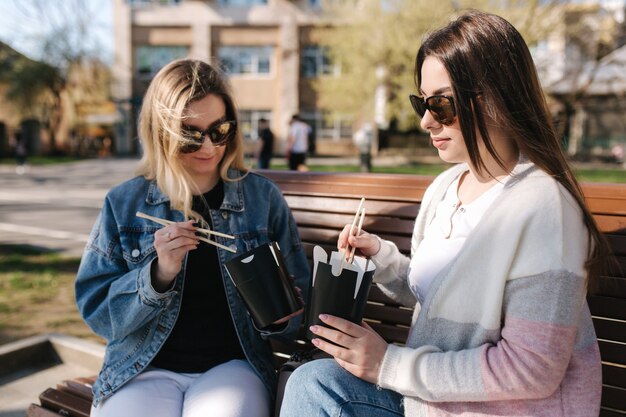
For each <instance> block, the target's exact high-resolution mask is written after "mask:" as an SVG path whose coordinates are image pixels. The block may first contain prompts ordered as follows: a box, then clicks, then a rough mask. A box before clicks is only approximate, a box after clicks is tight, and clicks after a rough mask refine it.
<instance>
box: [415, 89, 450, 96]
mask: <svg viewBox="0 0 626 417" xmlns="http://www.w3.org/2000/svg"><path fill="white" fill-rule="evenodd" d="M450 92H452V87H441V88H438V89H436V90H435V91H433V93H432V94H431V96H438V95H441V94H443V93H450ZM419 93H420V95H422V96H425V95H426V93H424V90H422V89H421V88H420V89H419Z"/></svg>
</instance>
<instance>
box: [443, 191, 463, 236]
mask: <svg viewBox="0 0 626 417" xmlns="http://www.w3.org/2000/svg"><path fill="white" fill-rule="evenodd" d="M462 205H463V203H462V202H461V200H457V202H456V203H454V204H452V208H453V209H454V210H452V213H450V218H449V219H448V221H447V222H446V223H445V224H444V225H443V237H444V238H445V239H450V236H452V229H453V226H454V224H453V223H452V218H453V217H454V215H455V214H456V213H457V212H460V213H465V207H461V206H462Z"/></svg>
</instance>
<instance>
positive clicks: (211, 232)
mask: <svg viewBox="0 0 626 417" xmlns="http://www.w3.org/2000/svg"><path fill="white" fill-rule="evenodd" d="M135 215H136V216H137V217H141V218H143V219H147V220H151V221H153V222H155V223H159V224H161V225H163V226H167V225H170V224H172V223H175V222H173V221H171V220H166V219H161V218H160V217H154V216H150V215H149V214H146V213H142V212H141V211H138V212H137V213H135ZM197 230H198V231H199V232H201V233H204V234H206V235H215V236H221V237H225V238H227V239H234V238H235V236H231V235H227V234H226V233H220V232H216V231H214V230H209V229H200V228H198V229H197ZM198 240H201V241H203V242H206V243H209V244H211V245H214V246H217V247H218V248H222V249H224V250H227V251H229V252H232V253H237V250H236V249H233V248H230V247H228V246H224V245H222V244H221V243H217V242H216V241H214V240H211V239H207V238H205V237H201V236H198Z"/></svg>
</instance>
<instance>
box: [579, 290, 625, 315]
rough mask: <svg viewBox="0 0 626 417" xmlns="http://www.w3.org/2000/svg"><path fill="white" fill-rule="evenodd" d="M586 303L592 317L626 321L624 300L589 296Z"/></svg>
mask: <svg viewBox="0 0 626 417" xmlns="http://www.w3.org/2000/svg"><path fill="white" fill-rule="evenodd" d="M587 303H589V309H590V310H591V315H592V316H597V317H607V318H612V319H617V320H626V299H623V298H615V297H606V296H601V295H590V296H589V297H587Z"/></svg>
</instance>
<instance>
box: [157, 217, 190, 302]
mask: <svg viewBox="0 0 626 417" xmlns="http://www.w3.org/2000/svg"><path fill="white" fill-rule="evenodd" d="M193 224H194V221H193V220H188V221H186V222H179V223H172V224H170V225H168V226H165V227H164V228H162V229H159V230H158V231H157V232H156V233H155V234H154V248H155V249H156V252H157V259H156V260H155V262H154V263H153V264H152V271H151V272H152V286H153V287H154V289H155V290H157V291H159V292H164V291H166V290H167V289H168V288H169V287H170V286H171V284H172V281H174V278H175V277H176V275H178V273H179V272H180V270H181V268H182V263H183V258H184V257H185V255H186V254H187V252H189V251H190V250H193V249H196V248H197V247H198V243H199V240H198V237H197V236H196V234H195V233H196V229H197V227H195V226H194V225H193Z"/></svg>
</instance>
